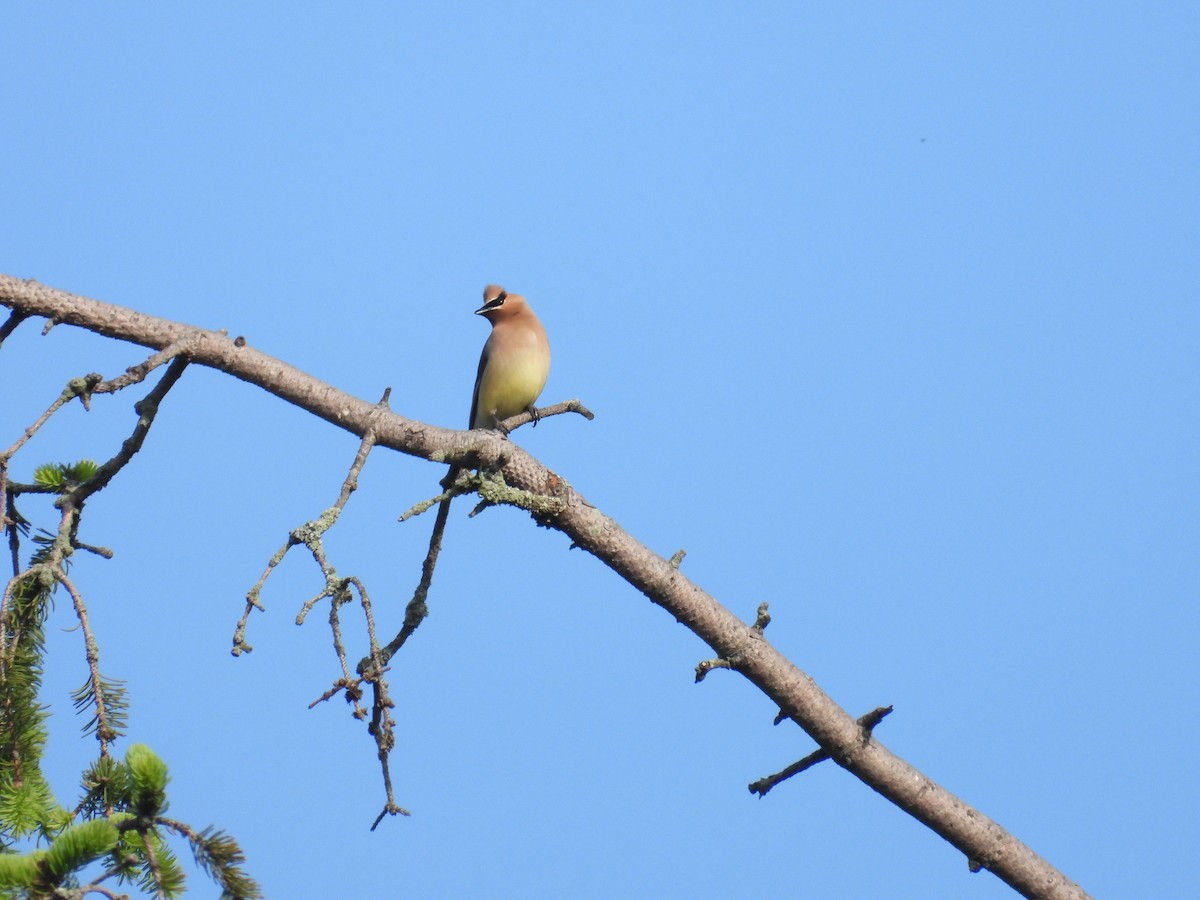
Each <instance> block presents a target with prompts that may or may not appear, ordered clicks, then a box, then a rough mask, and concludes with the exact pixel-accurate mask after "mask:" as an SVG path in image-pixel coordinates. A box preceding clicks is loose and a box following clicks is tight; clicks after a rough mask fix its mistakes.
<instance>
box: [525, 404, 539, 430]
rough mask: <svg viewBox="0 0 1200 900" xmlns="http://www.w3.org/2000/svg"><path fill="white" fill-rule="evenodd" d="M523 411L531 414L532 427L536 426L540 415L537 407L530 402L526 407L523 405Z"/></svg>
mask: <svg viewBox="0 0 1200 900" xmlns="http://www.w3.org/2000/svg"><path fill="white" fill-rule="evenodd" d="M525 411H526V412H527V413H529V415H531V416H533V427H534V428H537V423H538V420H539V419H541V417H542V415H541V413H539V412H538V408H537V407H536V406H534V405H533V404H532V403H530V404H529V405H528V406H527V407H525Z"/></svg>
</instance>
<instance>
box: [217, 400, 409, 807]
mask: <svg viewBox="0 0 1200 900" xmlns="http://www.w3.org/2000/svg"><path fill="white" fill-rule="evenodd" d="M391 392H392V389H391V388H388V389H386V390H385V391H384V392H383V396H382V397H381V398H380V400H379V403H378V404H377V405H376V409H377V410H378V411H379V412H380V413H383V412H385V411H387V410H388V399H389V397H390V396H391ZM375 441H376V432H375V430H374V429H372V428H368V429H367V431H366V434H364V435H363V438H362V442H361V443H360V444H359V447H358V452H357V453H356V454H355V456H354V461H353V462H352V463H351V464H350V470H349V471H348V472H347V473H346V477H345V479H344V480H343V481H342V489H341V492H340V493H339V494H338V498H337V500H336V502H335V503H334V504H333V506H331V507H329V508H328V509H326V510H325V511H324V512H322V513H321V515H320V516H318V517H317V518H316V519H313V520H312V521H310V522H306V523H304V524H303V525H301V526H300V527H298V528H296V529H294V530H293V531H292V532H291V533H290V534H289V535H288V538H287V541H286V542H285V543H284V544H283V546H282V547H280V548H279V549H278V550H277V551H276V552H275V555H274V556H272V557H271V559H270V560H269V561H268V563H267V567H266V569H264V570H263V573H262V575H261V576H260V577H259V579H258V581H256V582H255V583H254V586H253V587H252V588H250V590H249V591H248V592H247V594H246V608H245V611H244V612H243V613H242V617H241V618H240V619H239V620H238V623H237V627H236V628H235V630H234V634H233V651H232V652H233V655H234V656H240V655H241V654H243V653H249V652H251V651H252V650H253V649H254V648H253V647H252V646H250V644H249V643H247V642H246V625H247V623H248V622H249V619H250V615H251V613H252V612H253V611H254V610H255V609H257V610H259V611H260V612H265V611H266V608H265V607H264V606H263V604H262V589H263V586H264V585H265V584H266V581H267V578H268V577H270V575H271V573H272V572H273V571H274V570H275V567H276V566H277V565H279V563H281V562H282V561H283V558H284V557H285V556H286V555H287V552H288V551H289V550H291V549H292V548H293V547H295V546H297V545H298V544H303V545H304V546H305V547H307V548H308V551H309V553H311V554H312V557H313V560H314V561H315V562H316V563H317V566H318V567H319V568H320V569H321V574H322V575H323V576H324V578H325V584H324V586H323V587H322V589H321V590H320V592H318V593H317V594H316V595H315V596H313V597H311V598H309V599H308V600H306V601H305V602H304V604H303V605H302V606H301V608H300V612H299V613H298V614H297V615H296V624H297V625H303V624H304V621H305V619H306V618H307V617H308V614H309V613H310V612H311V611H312V609H313V607H315V606H316V605H317V604H318V603H320V602H321V601H322V600H324V599H326V598H328V599H329V601H330V603H329V628H330V631H331V633H332V636H333V649H334V653H335V654H336V655H337V658H338V664H339V665H340V666H341V669H342V675H341V677H340V678H338V679H337V680H336V681H335V682H334V683H333V685H332V686H331V687H330V689H329V690H327V691H326V692H325V693H324V694H322V695H321V696H320V697H318V698H317V699H316V700H314V701H313V702H312V703H310V704H309V709H312V708H313V707H315V706H316V705H317V704H319V703H324V702H325V701H327V700H331V699H333V698H334V697H336V696H337V695H338V694H341V693H344V694H345V697H346V702H347V703H349V704H351V706H352V707H353V712H352V715H353V716H354V717H355V718H356V719H360V720H364V719H367V718H368V717H369V718H370V723H369V724H368V726H367V730H368V732H369V733H370V734H371V736H372V737H373V738H374V739H375V745H376V749H377V751H378V757H379V764H380V767H381V769H382V773H383V783H384V790H385V793H386V795H387V803H386V805H385V807H384V810H383V812H381V813H380V814H379V818H378V819H376V820H375V825H378V824H379V821H380V820H381V819H382V818H383V817H384V816H385V815H388V814H391V815H404V816H407V815H410V813H409V812H408V810H406V809H404V808H403V807H401V806H399V805H398V804H397V803H396V800H395V795H394V792H393V789H392V777H391V771H390V769H389V765H388V759H389V755H390V753H391V751H392V748H393V747H395V745H396V736H395V726H396V721H395V719H393V718H392V714H391V710H392V709H393V708H395V705H396V704H395V702H394V701H393V700H392V698H391V696H390V694H389V690H388V683H387V679H386V678H385V677H384V676H385V674H386V673H387V671H388V670H387V666H386V657H385V656H384V655H383V654H382V653H381V651H380V648H379V639H378V637H377V635H376V631H375V616H374V613H373V611H372V608H371V598H370V595H369V594H368V593H367V588H366V586H365V585H364V584H363V583H362V581H361V580H360V579H359V578H357V577H355V576H353V575H351V576H348V577H344V578H343V577H341V576H339V575H338V573H337V570H336V569H335V568H334V567H333V565H332V564H331V563H330V562H329V560H328V558H327V557H326V554H325V544H324V538H325V533H326V532H327V531H329V530H330V529H331V528H332V527H333V526H334V525H335V524H336V523H337V520H338V518H339V517H340V516H341V513H342V510H344V509H345V508H346V503H347V502H348V501H349V500H350V495H351V494H353V493H354V491H356V490H357V489H358V477H359V475H360V473H361V472H362V470H363V467H364V466H365V465H366V462H367V457H368V456H369V455H370V453H371V450H372V449H373V448H374V447H375ZM355 593H357V595H358V600H359V604H360V606H361V607H362V610H363V617H364V619H365V621H366V628H367V644H368V647H369V652H368V655H367V659H368V660H369V661H370V663H371V665H370V666H368V667H363V666H362V665H361V664H360V666H359V672H360V677H357V678H355V677H354V676H352V675H351V674H350V667H349V664H348V662H347V660H346V645H345V641H344V639H343V637H342V622H341V608H342V607H343V606H344V605H346V604H347V603H351V602H353V600H354V596H355ZM364 685H370V688H371V693H372V701H371V711H370V713H368V712H367V710H365V709H364V708H363V706H362V704H361V703H360V702H359V701H360V700H361V699H362V697H363V693H364V691H363V686H364ZM374 827H375V826H372V828H374Z"/></svg>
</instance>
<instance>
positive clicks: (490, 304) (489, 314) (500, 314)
mask: <svg viewBox="0 0 1200 900" xmlns="http://www.w3.org/2000/svg"><path fill="white" fill-rule="evenodd" d="M527 312H529V304H528V303H526V302H525V298H524V297H522V296H521V295H520V294H510V293H509V292H508V291H506V290H504V288H502V287H500V285H498V284H489V285H488V286H487V287H485V288H484V289H483V306H481V307H479V309H477V310H475V315H477V316H483V317H484V318H485V319H487V320H488V321H489V322H491V323H492V324H493V325H495V324H496V323H497V322H503V321H504V320H505V319H511V318H513V317H514V316H519V315H521V314H523V313H527Z"/></svg>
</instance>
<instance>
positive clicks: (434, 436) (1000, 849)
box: [0, 275, 1086, 898]
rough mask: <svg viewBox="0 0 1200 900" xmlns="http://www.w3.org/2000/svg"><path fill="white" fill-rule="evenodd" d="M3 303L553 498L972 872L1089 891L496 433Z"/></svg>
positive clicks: (15, 289)
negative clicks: (171, 354)
mask: <svg viewBox="0 0 1200 900" xmlns="http://www.w3.org/2000/svg"><path fill="white" fill-rule="evenodd" d="M0 305H4V306H7V307H9V308H11V309H12V310H13V312H14V313H17V314H20V315H22V316H40V317H45V318H48V319H52V320H54V321H56V322H58V323H62V324H70V325H76V326H78V327H81V328H86V329H88V330H90V331H94V332H96V333H97V334H101V335H105V336H107V337H111V338H116V339H118V340H123V341H129V342H132V343H135V344H141V345H143V346H146V347H151V348H154V349H159V350H161V349H164V348H166V347H169V346H171V345H173V344H176V343H178V342H180V341H184V340H186V341H187V346H188V353H187V358H188V360H189V362H191V363H192V364H197V365H204V366H209V367H212V368H214V369H219V370H221V371H223V372H226V373H228V374H230V375H233V376H234V377H236V378H240V379H242V380H243V381H247V382H249V383H251V384H255V385H258V386H259V387H262V388H263V389H264V390H267V391H269V392H270V393H272V394H275V395H276V396H278V397H280V398H281V399H284V400H286V401H288V402H289V403H293V404H295V405H296V406H299V407H301V408H302V409H305V410H307V411H309V412H311V413H313V414H314V415H317V416H320V417H321V418H323V419H325V420H326V421H328V422H331V423H333V424H335V425H337V426H338V427H339V428H343V429H345V430H347V431H350V432H352V433H354V434H356V435H358V436H360V437H362V436H363V435H365V434H366V433H367V431H368V430H370V429H373V430H374V431H375V433H376V442H377V445H378V446H384V447H390V448H392V449H395V450H398V451H400V452H402V453H407V454H409V455H412V456H418V457H422V458H425V459H429V460H434V461H437V462H441V463H454V464H457V465H462V466H469V467H472V468H478V467H483V468H485V469H487V470H489V471H494V472H496V473H498V474H499V475H501V476H502V477H503V479H504V483H505V484H506V485H507V486H508V487H509V488H514V489H516V490H518V491H525V492H528V493H529V494H533V495H538V496H540V497H543V498H547V499H549V500H553V501H555V502H554V503H553V504H550V505H547V506H546V507H545V508H544V510H543V511H541V512H537V513H534V514H533V515H534V517H535V519H536V520H537V521H538V522H539V523H540V524H543V525H546V526H548V527H552V528H555V529H557V530H559V531H561V532H562V533H563V534H565V535H567V536H568V537H569V538H570V539H571V541H572V543H573V544H574V545H575V546H577V547H580V548H582V549H584V550H586V551H587V552H588V553H591V554H592V555H594V556H595V557H596V558H597V559H599V560H601V561H602V562H603V563H604V564H605V565H607V566H609V567H610V568H612V569H613V570H614V571H616V572H617V573H618V574H620V575H621V577H623V578H624V579H625V580H626V581H628V582H629V583H630V584H631V585H633V586H634V587H636V588H637V589H638V590H639V591H641V592H642V593H643V594H645V595H646V596H647V597H649V598H650V600H652V601H653V602H654V603H656V604H658V605H659V606H661V607H662V608H663V609H665V610H666V611H667V612H668V613H670V614H671V615H672V616H674V617H675V618H676V619H677V620H678V621H680V622H681V623H683V624H684V625H686V626H687V627H688V628H689V629H690V630H691V631H693V632H694V633H695V634H696V635H697V636H698V637H700V638H701V639H702V640H703V641H704V642H705V643H707V644H708V645H709V647H711V648H712V649H713V651H714V652H715V653H716V655H717V657H718V658H719V659H723V660H729V661H730V663H731V668H734V669H736V671H738V672H740V673H741V674H742V675H744V676H745V677H746V678H747V679H749V680H750V681H751V682H752V683H753V684H754V685H756V686H757V687H758V688H759V689H760V690H761V691H762V692H763V693H764V694H766V695H767V696H768V697H770V698H771V700H772V701H773V702H774V703H776V704H777V705H778V706H779V708H780V709H781V710H782V711H783V712H784V713H785V714H786V715H787V716H789V717H791V718H792V719H793V720H795V722H796V723H797V724H799V725H800V726H801V727H802V728H803V729H804V730H805V731H806V732H807V733H808V734H809V735H810V736H811V737H812V738H813V739H814V740H815V741H816V742H817V743H818V744H819V745H820V746H821V748H822V749H823V750H824V751H826V752H827V753H828V754H829V755H830V757H831V758H832V759H833V760H834V761H835V762H836V763H837V764H838V765H840V766H842V767H843V768H844V769H846V770H847V771H849V772H851V773H853V774H854V775H855V776H856V777H858V778H859V779H861V780H862V781H863V782H864V783H865V784H867V785H868V786H870V787H871V788H872V789H873V790H875V791H877V792H878V793H880V794H882V795H883V796H884V797H886V798H887V799H889V800H891V801H892V802H893V803H895V804H896V805H897V806H899V807H900V808H901V809H903V810H905V811H906V812H908V813H909V814H910V815H912V816H913V817H915V818H916V819H917V820H919V821H920V822H922V823H924V824H925V825H927V826H928V827H929V828H931V829H932V830H933V831H935V832H936V833H937V834H939V835H941V836H942V837H943V838H944V839H945V840H947V841H949V842H950V843H951V844H953V845H954V846H955V847H957V848H958V849H959V850H960V851H961V852H962V853H963V854H964V855H965V856H966V857H967V859H968V861H969V863H970V865H971V866H972V867H973V868H974V867H981V868H986V869H989V870H991V871H992V872H994V873H995V874H996V875H997V876H999V877H1000V878H1001V879H1003V880H1004V881H1005V882H1007V883H1008V884H1009V885H1011V886H1012V887H1013V888H1014V889H1016V890H1017V891H1019V892H1021V893H1022V894H1024V895H1025V896H1028V897H1038V898H1067V897H1072V898H1079V897H1084V896H1086V894H1085V893H1084V892H1083V890H1082V889H1081V888H1080V887H1079V886H1078V885H1076V884H1075V883H1073V882H1072V881H1070V880H1069V879H1068V878H1067V877H1066V876H1065V875H1063V874H1062V873H1061V872H1059V871H1058V870H1057V869H1055V868H1054V867H1053V866H1051V865H1050V864H1049V863H1048V862H1047V861H1046V860H1044V859H1042V858H1041V857H1040V856H1038V855H1037V854H1036V853H1034V852H1033V850H1031V849H1030V848H1029V847H1027V846H1025V844H1023V843H1021V842H1020V841H1019V840H1017V839H1016V838H1015V837H1014V836H1013V835H1011V834H1009V833H1008V832H1006V831H1005V830H1004V829H1003V828H1001V827H1000V826H999V825H998V824H996V823H995V822H993V821H991V820H990V819H988V818H987V817H985V816H984V815H982V814H981V813H979V812H978V811H977V810H975V809H972V808H971V807H970V806H968V805H967V804H965V803H964V802H963V801H962V800H960V799H959V798H958V797H956V796H954V795H953V794H951V793H950V792H949V791H947V790H945V789H944V788H942V787H941V786H939V785H937V784H935V783H934V782H933V781H932V780H931V779H929V778H928V777H927V776H925V775H924V774H922V773H921V772H919V771H918V770H916V769H915V768H913V767H912V766H910V765H909V764H908V763H907V762H905V761H904V760H903V759H901V758H900V757H898V756H896V755H895V754H894V753H892V752H891V751H890V750H888V749H887V747H885V746H884V745H883V744H882V743H880V742H879V741H878V740H877V739H875V738H874V737H871V738H870V739H869V740H868V739H867V738H866V737H865V736H864V730H863V728H862V727H861V726H860V724H859V722H858V721H856V720H855V718H854V717H853V716H851V715H850V714H849V713H847V712H846V711H845V710H843V709H842V708H841V707H840V706H838V704H837V703H835V702H834V701H833V700H832V699H831V698H830V697H829V696H828V695H826V694H825V693H824V692H823V691H822V690H821V689H820V688H819V687H818V686H817V685H816V683H815V682H814V681H813V680H812V678H810V677H809V676H808V675H807V674H805V673H804V672H802V671H801V670H800V669H798V668H797V667H796V666H795V665H794V664H793V663H792V662H791V661H790V660H788V659H787V658H786V657H784V656H783V655H782V654H781V653H780V652H779V651H778V650H776V649H775V648H774V647H773V646H771V644H770V643H769V642H768V641H767V640H766V638H765V637H764V636H763V635H762V633H761V632H757V631H755V629H754V628H753V627H752V626H748V625H746V624H744V623H743V622H741V621H740V620H739V619H738V618H737V617H736V616H735V615H733V613H731V612H730V611H729V610H727V609H725V608H724V607H723V606H721V605H720V604H719V603H718V602H717V601H716V600H715V599H713V598H712V597H711V596H709V595H708V594H707V593H705V592H704V591H703V590H701V589H700V588H699V587H698V586H697V585H695V584H693V583H692V582H691V581H690V580H689V579H688V578H687V577H686V576H684V575H683V574H682V572H680V571H679V569H678V568H677V567H676V565H672V562H671V561H670V560H668V559H664V558H663V557H662V556H660V555H658V554H657V553H654V552H653V551H651V550H650V549H649V548H647V547H645V546H644V545H642V544H640V543H638V541H636V540H635V539H634V538H633V537H632V536H630V535H629V534H628V533H627V532H625V530H624V529H622V528H621V526H620V525H618V524H617V523H616V522H615V521H614V520H613V519H611V518H610V517H608V516H606V515H605V514H604V513H602V512H601V511H600V510H598V509H596V508H595V507H594V506H592V505H590V504H589V503H587V502H586V501H585V500H584V498H583V497H582V496H581V495H580V494H579V493H577V492H576V491H575V490H574V488H572V487H571V485H570V484H568V483H567V482H566V481H565V480H564V479H563V478H562V477H561V476H559V475H556V474H555V473H553V472H551V471H550V470H549V469H547V468H546V467H545V466H543V465H542V464H541V463H539V462H538V461H537V460H536V459H534V458H533V457H532V456H530V455H529V454H528V453H526V452H525V451H524V450H522V449H521V448H520V447H518V446H516V445H515V444H513V443H511V442H510V441H507V440H505V439H504V438H503V437H501V436H500V435H499V434H497V433H494V432H485V431H475V432H462V431H453V430H449V429H444V428H434V427H432V426H428V425H424V424H421V423H419V422H415V421H413V420H411V419H406V418H404V417H402V416H399V415H395V414H387V415H382V416H381V415H379V414H378V411H377V408H376V405H375V404H373V403H369V402H367V401H365V400H360V399H358V398H357V397H352V396H350V395H349V394H346V393H345V392H343V391H340V390H338V389H336V388H334V387H331V386H330V385H327V384H325V383H323V382H321V381H319V380H317V379H316V378H313V377H312V376H310V375H307V374H305V373H304V372H301V371H300V370H298V369H296V368H294V367H292V366H290V365H288V364H287V363H284V362H282V361H280V360H277V359H274V358H273V357H271V356H268V355H267V354H265V353H262V352H260V351H257V350H255V349H253V348H251V347H249V346H246V345H245V342H244V341H243V340H242V339H240V338H239V339H236V340H232V339H230V338H229V337H227V336H226V335H224V334H222V333H218V332H214V331H205V330H203V329H198V328H194V327H192V326H188V325H182V324H179V323H176V322H170V321H167V320H165V319H158V318H155V317H153V316H147V315H144V314H141V313H137V312H134V311H132V310H128V309H122V308H121V307H117V306H112V305H110V304H107V303H101V302H99V301H96V300H89V299H87V298H84V297H78V296H74V295H72V294H68V293H65V292H63V291H58V290H54V289H52V288H49V287H46V286H44V285H41V284H37V283H36V282H32V281H23V280H21V279H18V278H12V277H9V276H2V275H0Z"/></svg>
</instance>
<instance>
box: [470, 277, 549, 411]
mask: <svg viewBox="0 0 1200 900" xmlns="http://www.w3.org/2000/svg"><path fill="white" fill-rule="evenodd" d="M475 314H476V315H479V316H483V317H484V318H485V319H487V320H488V321H489V322H491V323H492V333H491V335H490V336H489V337H488V339H487V343H486V344H484V345H483V354H482V355H481V356H480V357H479V372H478V373H477V374H476V375H475V395H474V396H473V397H472V398H471V418H470V422H469V426H468V427H470V428H495V427H496V426H497V425H498V424H499V423H500V422H503V421H504V420H505V419H507V418H509V417H510V416H515V415H516V414H517V413H519V412H524V411H525V410H527V409H529V410H532V409H533V404H534V401H535V400H537V398H538V395H539V394H541V392H542V388H544V387H545V386H546V378H547V377H548V376H549V375H550V342H549V341H548V340H546V329H544V328H543V327H542V323H541V322H539V321H538V317H537V316H535V315H534V314H533V310H532V309H530V308H529V304H528V303H526V302H525V298H524V297H522V296H520V295H519V294H509V293H507V292H506V291H505V290H504V288H502V287H500V285H498V284H489V285H488V286H487V287H485V288H484V289H483V306H481V307H480V308H479V309H477V310H475Z"/></svg>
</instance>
